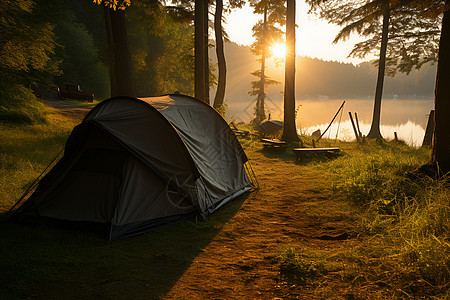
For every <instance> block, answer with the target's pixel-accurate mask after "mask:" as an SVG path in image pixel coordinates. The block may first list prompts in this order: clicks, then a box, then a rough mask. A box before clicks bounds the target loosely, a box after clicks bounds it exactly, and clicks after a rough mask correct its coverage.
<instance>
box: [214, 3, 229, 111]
mask: <svg viewBox="0 0 450 300" xmlns="http://www.w3.org/2000/svg"><path fill="white" fill-rule="evenodd" d="M222 13H223V0H216V12H215V13H214V33H215V37H216V55H217V66H218V68H219V75H218V79H217V91H216V96H215V97H214V104H213V106H214V108H216V109H217V108H219V107H221V106H222V105H223V101H224V98H225V88H226V82H227V79H226V77H227V64H226V61H225V53H224V50H223V28H222Z"/></svg>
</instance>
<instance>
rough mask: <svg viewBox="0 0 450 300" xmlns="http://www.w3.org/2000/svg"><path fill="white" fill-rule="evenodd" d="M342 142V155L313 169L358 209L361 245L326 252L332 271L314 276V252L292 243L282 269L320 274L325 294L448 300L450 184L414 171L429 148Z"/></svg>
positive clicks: (324, 259) (320, 289)
mask: <svg viewBox="0 0 450 300" xmlns="http://www.w3.org/2000/svg"><path fill="white" fill-rule="evenodd" d="M340 147H341V149H342V150H343V154H342V155H341V156H340V157H339V158H337V159H334V160H326V161H320V162H313V163H312V164H311V166H312V167H313V168H316V169H318V170H320V171H322V172H324V173H325V174H327V176H328V178H329V184H330V186H331V188H332V190H333V191H334V193H336V195H340V197H337V199H344V200H343V201H349V203H352V204H353V205H354V206H355V212H358V211H359V213H356V214H355V219H356V221H357V223H358V224H359V228H358V232H359V239H360V243H359V244H358V245H357V246H354V247H352V248H351V249H344V250H342V249H341V250H334V251H325V253H322V254H323V256H322V262H321V264H322V267H323V269H324V270H325V271H321V272H312V273H308V272H307V271H308V270H309V268H313V269H314V264H313V262H314V258H313V257H314V256H311V255H310V256H305V255H303V254H302V253H303V252H302V251H304V250H296V248H295V247H294V248H292V247H290V248H287V249H288V250H286V248H285V249H283V250H281V251H280V253H281V254H280V257H281V258H282V260H281V262H282V269H281V271H282V273H283V274H289V273H292V271H293V270H294V271H295V270H296V269H298V270H297V271H295V272H296V273H297V274H299V276H303V277H305V276H306V277H309V278H314V277H317V276H321V278H320V279H319V281H322V282H325V283H326V284H321V285H317V286H315V287H314V291H315V293H316V294H317V295H318V297H325V298H326V297H330V296H331V295H333V294H339V295H344V296H345V297H344V298H349V299H350V298H355V299H357V298H374V299H375V298H379V297H382V298H385V297H389V298H392V297H394V298H402V297H407V298H446V297H447V298H448V297H449V288H450V230H449V229H450V191H449V181H448V179H445V178H444V179H441V180H437V179H432V178H429V177H423V178H418V177H415V176H411V173H410V172H411V171H413V170H415V169H416V168H417V167H419V166H420V165H422V164H424V163H425V162H426V161H427V160H428V159H429V156H430V150H429V149H424V148H419V149H414V148H411V147H408V146H406V145H405V144H403V143H396V142H389V143H386V142H383V143H376V142H371V141H369V142H367V143H366V144H363V145H358V144H356V143H341V145H340ZM286 251H288V252H286ZM289 251H290V252H289ZM320 252H324V251H322V250H316V251H315V253H316V254H315V255H316V256H317V253H320ZM283 253H284V254H283ZM286 253H288V254H289V255H286ZM286 265H288V266H289V267H288V268H286ZM305 270H306V271H305Z"/></svg>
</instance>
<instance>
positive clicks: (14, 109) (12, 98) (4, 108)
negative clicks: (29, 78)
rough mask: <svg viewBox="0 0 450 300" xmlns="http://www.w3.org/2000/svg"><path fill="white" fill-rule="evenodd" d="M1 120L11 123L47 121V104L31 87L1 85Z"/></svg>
mask: <svg viewBox="0 0 450 300" xmlns="http://www.w3.org/2000/svg"><path fill="white" fill-rule="evenodd" d="M0 121H4V122H11V123H27V124H35V123H45V122H46V110H45V106H44V105H43V104H42V103H41V102H39V100H38V99H37V98H36V96H34V94H33V93H32V91H31V90H30V89H27V88H25V87H24V86H22V85H18V84H14V85H2V86H0Z"/></svg>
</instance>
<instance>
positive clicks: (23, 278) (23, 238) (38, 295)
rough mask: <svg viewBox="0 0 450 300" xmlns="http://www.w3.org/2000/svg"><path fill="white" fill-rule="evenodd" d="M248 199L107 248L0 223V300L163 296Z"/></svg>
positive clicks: (75, 235) (90, 236)
mask: <svg viewBox="0 0 450 300" xmlns="http://www.w3.org/2000/svg"><path fill="white" fill-rule="evenodd" d="M249 195H250V193H246V194H244V195H242V196H241V197H239V198H237V199H235V200H233V201H231V202H230V203H228V204H227V205H225V206H224V207H223V208H222V209H221V210H220V211H218V212H216V213H215V214H214V215H212V216H211V217H210V218H209V219H208V220H207V221H206V222H203V221H199V222H196V220H195V219H190V220H188V221H183V222H180V223H177V224H171V225H167V226H164V227H159V228H156V229H154V230H152V231H150V232H148V233H145V234H142V235H138V236H135V237H131V238H127V239H122V240H117V241H114V242H108V241H107V240H105V238H104V237H103V236H100V235H97V234H94V233H90V232H79V231H73V230H63V229H57V228H53V227H48V226H45V225H43V226H38V227H36V226H35V227H30V226H28V225H20V224H12V223H3V224H0V241H1V242H0V268H1V269H2V272H1V273H0V294H1V295H2V299H25V298H33V299H88V298H89V299H91V298H104V299H155V298H159V297H161V296H163V295H165V294H166V293H167V292H169V291H170V289H171V288H172V286H173V285H174V284H175V283H176V282H177V281H178V279H179V278H180V277H181V276H182V275H183V273H184V272H185V271H186V270H187V268H189V266H190V265H191V263H192V262H193V261H194V259H195V258H196V257H197V256H198V255H199V254H200V253H201V252H202V250H203V249H204V248H205V247H207V245H208V244H209V243H210V242H211V241H212V240H213V239H214V237H215V236H216V235H217V234H218V233H219V232H220V228H221V225H223V224H225V223H226V222H227V221H229V220H230V219H231V218H232V217H233V216H234V215H235V214H236V213H237V212H238V210H239V208H240V207H241V205H242V204H243V203H244V202H245V200H246V199H247V197H248V196H249Z"/></svg>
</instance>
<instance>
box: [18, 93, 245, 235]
mask: <svg viewBox="0 0 450 300" xmlns="http://www.w3.org/2000/svg"><path fill="white" fill-rule="evenodd" d="M246 162H247V157H246V155H245V153H244V151H243V149H242V147H241V145H240V144H239V142H238V140H237V139H236V137H235V135H234V133H233V132H232V130H231V129H230V128H229V126H228V124H227V123H226V122H225V120H224V119H223V118H222V117H221V116H220V115H219V114H218V113H217V112H216V111H215V110H214V109H213V108H211V107H210V106H209V105H206V104H205V103H203V102H201V101H199V100H197V99H195V98H192V97H189V96H183V95H167V96H161V97H152V98H142V99H137V98H131V97H114V98H110V99H108V100H105V101H103V102H101V103H99V104H98V105H97V106H96V107H94V108H93V109H92V110H91V111H90V112H89V113H88V114H87V115H86V117H85V118H84V120H83V121H82V123H81V124H79V125H77V126H76V127H75V128H74V130H73V131H72V133H71V135H70V136H69V138H68V140H67V142H66V146H65V149H64V156H63V157H62V158H61V160H60V161H59V162H58V163H57V164H56V165H55V166H54V167H53V168H52V169H51V170H50V171H49V173H48V174H47V175H46V176H44V177H43V178H42V180H41V181H40V182H39V184H38V187H37V188H36V190H35V191H34V193H33V194H32V195H31V196H30V197H29V198H28V200H27V201H26V202H25V203H24V204H23V205H22V206H21V207H20V208H19V209H18V210H17V213H19V214H21V215H34V216H41V217H48V218H51V219H57V220H67V221H80V222H89V223H98V224H105V225H107V227H108V229H109V238H110V240H113V239H118V238H123V237H127V236H131V235H135V234H139V233H142V232H144V231H146V230H148V229H149V228H150V227H153V226H155V225H157V224H159V223H161V222H166V221H168V220H171V219H174V218H178V217H180V216H183V215H185V214H188V213H191V212H199V213H200V214H201V215H202V216H204V217H206V216H207V215H208V214H210V213H212V212H214V211H215V210H216V209H218V208H219V207H220V206H222V205H223V204H225V203H226V202H227V201H229V200H231V199H233V198H236V197H237V196H239V195H241V194H242V193H244V192H245V191H248V190H249V189H251V187H252V186H251V184H250V182H249V179H248V176H247V174H246V171H245V166H244V164H245V163H246Z"/></svg>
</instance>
